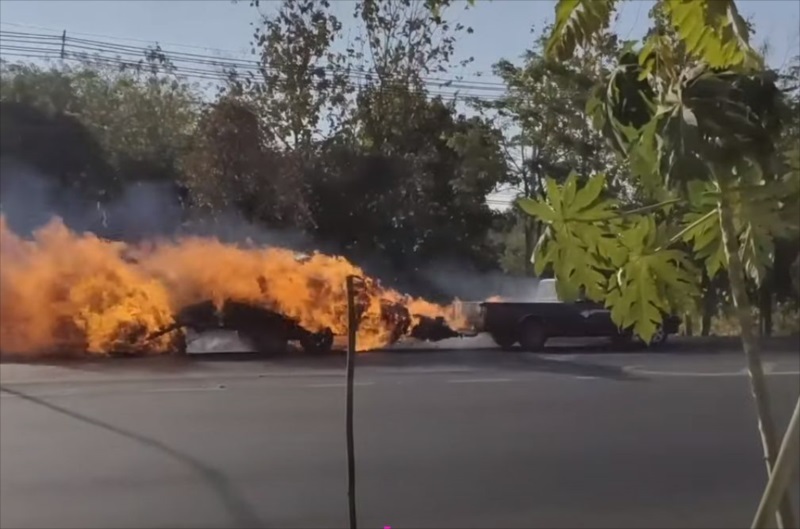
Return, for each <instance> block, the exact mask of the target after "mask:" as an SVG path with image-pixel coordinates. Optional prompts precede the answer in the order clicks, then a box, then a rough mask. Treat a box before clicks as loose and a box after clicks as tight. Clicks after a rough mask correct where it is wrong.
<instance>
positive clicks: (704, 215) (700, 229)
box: [682, 206, 727, 277]
mask: <svg viewBox="0 0 800 529" xmlns="http://www.w3.org/2000/svg"><path fill="white" fill-rule="evenodd" d="M716 212H717V210H716V206H714V207H713V208H712V209H711V210H709V211H707V212H695V211H692V212H689V213H687V214H686V215H684V217H683V222H684V224H685V225H687V227H688V228H689V229H687V230H686V231H685V232H684V235H683V237H682V238H683V240H684V241H686V242H688V243H691V244H692V247H693V249H694V252H695V258H696V259H698V260H701V261H703V264H704V265H705V267H706V271H707V272H708V277H714V276H716V275H717V273H718V272H719V271H720V270H722V269H724V268H726V263H727V259H726V257H725V246H724V245H723V242H722V230H721V227H720V223H719V215H717V214H716ZM709 214H710V215H709Z"/></svg>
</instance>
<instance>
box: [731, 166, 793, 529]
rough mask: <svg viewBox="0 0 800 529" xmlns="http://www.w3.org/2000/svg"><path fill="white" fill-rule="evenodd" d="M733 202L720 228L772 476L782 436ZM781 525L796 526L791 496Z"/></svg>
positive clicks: (786, 498) (784, 527) (782, 508)
mask: <svg viewBox="0 0 800 529" xmlns="http://www.w3.org/2000/svg"><path fill="white" fill-rule="evenodd" d="M720 189H721V190H722V191H723V193H724V192H725V191H726V186H724V185H723V183H722V181H720ZM729 200H730V199H729V198H728V197H727V196H726V195H725V194H723V195H722V196H721V197H720V198H719V202H718V204H717V208H718V211H719V221H720V227H721V228H722V242H723V244H724V249H725V257H726V259H727V262H728V279H729V280H730V286H731V294H732V295H733V306H734V307H735V308H736V315H737V319H738V320H739V327H740V328H741V340H742V349H744V355H745V359H746V360H747V371H748V373H749V375H750V392H751V393H752V395H753V401H754V402H755V405H756V413H757V414H758V427H759V430H760V431H761V445H762V449H763V452H764V464H765V465H766V467H767V476H771V475H772V472H773V470H774V468H775V460H776V459H777V453H778V443H779V440H778V433H777V431H776V428H775V422H774V420H773V419H772V409H771V405H770V398H769V393H768V392H767V381H766V377H765V376H764V369H763V367H762V365H761V348H760V347H759V343H758V337H757V336H756V334H755V331H754V329H755V326H754V324H753V316H752V314H751V313H750V300H749V299H748V297H747V285H746V284H745V273H744V266H743V265H742V260H741V258H740V257H739V239H738V236H737V231H736V227H735V224H734V213H733V208H732V207H731V204H730V202H729ZM777 522H778V527H779V528H780V529H790V528H792V527H795V523H794V512H792V503H791V501H790V500H789V496H788V495H784V497H783V499H782V500H781V502H780V505H779V507H778V516H777Z"/></svg>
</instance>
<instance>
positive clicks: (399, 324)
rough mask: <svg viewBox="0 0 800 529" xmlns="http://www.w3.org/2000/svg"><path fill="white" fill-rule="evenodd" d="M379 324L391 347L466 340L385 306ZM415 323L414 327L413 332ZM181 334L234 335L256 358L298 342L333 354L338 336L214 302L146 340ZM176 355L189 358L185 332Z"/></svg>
mask: <svg viewBox="0 0 800 529" xmlns="http://www.w3.org/2000/svg"><path fill="white" fill-rule="evenodd" d="M381 320H383V321H384V322H385V323H386V324H387V328H389V329H391V330H392V332H391V335H390V337H389V344H394V343H396V342H397V341H399V340H400V339H401V338H403V337H405V336H408V337H411V338H414V339H417V340H423V341H429V342H436V341H440V340H445V339H447V338H457V337H462V336H466V335H465V334H462V333H459V332H457V331H455V330H453V329H452V328H450V326H449V325H448V324H447V322H446V321H445V319H444V318H442V317H438V318H431V317H428V316H423V315H412V314H411V313H410V312H409V310H408V309H407V308H406V307H404V306H403V305H401V304H399V303H391V302H382V303H381ZM414 321H415V322H416V324H414V325H413V326H412V322H414ZM177 330H191V331H193V332H194V333H204V332H209V331H215V330H217V331H218V330H225V331H235V332H236V333H237V334H238V336H239V339H241V340H242V341H244V342H246V343H248V344H249V345H250V346H251V347H253V348H254V349H255V350H256V351H258V352H283V351H285V350H286V349H287V347H288V344H289V342H298V343H299V344H300V347H301V348H302V349H303V351H304V352H305V353H308V354H323V353H327V352H330V351H331V350H332V348H333V344H334V333H333V331H331V329H330V328H325V329H323V330H322V331H318V332H312V331H310V330H308V329H306V328H304V327H302V326H301V325H300V324H299V323H298V322H297V321H296V320H294V319H292V318H289V317H287V316H285V315H283V314H280V313H279V312H276V311H274V310H270V309H268V308H266V307H260V306H257V305H254V304H252V303H245V302H240V301H234V300H225V301H224V302H223V303H222V304H221V305H217V304H216V303H214V302H213V301H212V300H205V301H202V302H200V303H195V304H193V305H188V306H186V307H184V308H183V309H181V310H180V311H179V312H178V313H177V314H176V315H175V316H174V323H173V324H172V325H169V326H168V327H165V328H163V329H160V330H159V331H156V332H154V333H152V334H150V336H149V337H148V340H154V339H156V338H158V337H160V336H163V335H165V334H167V333H171V332H174V331H177ZM174 349H175V351H176V352H178V353H186V349H187V343H186V334H185V332H181V333H178V334H176V340H175V343H174Z"/></svg>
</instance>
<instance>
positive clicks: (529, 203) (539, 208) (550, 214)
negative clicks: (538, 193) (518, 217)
mask: <svg viewBox="0 0 800 529" xmlns="http://www.w3.org/2000/svg"><path fill="white" fill-rule="evenodd" d="M517 205H518V206H519V208H520V209H521V210H522V211H524V212H525V213H527V214H528V215H530V216H531V217H535V218H537V219H540V220H542V221H544V222H553V221H554V220H556V219H557V218H558V217H557V216H556V212H555V211H554V210H553V208H552V207H550V205H549V204H547V203H546V202H539V201H538V200H534V199H532V198H520V199H517Z"/></svg>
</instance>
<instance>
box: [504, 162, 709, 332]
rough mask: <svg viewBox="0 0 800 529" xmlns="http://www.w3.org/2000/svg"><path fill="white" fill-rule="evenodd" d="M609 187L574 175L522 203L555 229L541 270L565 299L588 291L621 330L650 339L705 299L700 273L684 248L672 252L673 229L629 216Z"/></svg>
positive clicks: (539, 253)
mask: <svg viewBox="0 0 800 529" xmlns="http://www.w3.org/2000/svg"><path fill="white" fill-rule="evenodd" d="M604 185H605V176H604V175H602V174H598V175H595V176H593V177H592V178H590V179H589V180H588V182H587V183H586V185H585V186H583V187H579V186H578V184H577V177H576V175H574V174H573V175H570V177H569V178H568V179H567V181H566V182H565V183H564V186H563V187H560V186H558V185H557V184H556V183H555V181H553V180H552V179H548V186H547V196H546V198H545V199H543V200H536V199H531V198H527V199H521V200H519V201H518V204H519V207H520V208H521V209H522V210H523V211H525V212H526V213H528V214H529V215H532V216H534V217H536V218H537V219H539V220H540V221H542V222H544V223H545V224H546V225H547V231H546V232H545V234H544V235H543V237H542V238H541V240H540V242H539V244H538V245H537V248H536V251H535V253H534V256H533V259H534V262H535V265H536V271H537V273H538V274H541V273H542V272H544V271H545V268H546V267H547V266H550V267H551V268H552V270H553V273H554V276H555V278H556V287H557V289H558V292H559V295H560V296H561V298H562V299H565V300H570V299H574V298H575V297H576V296H577V295H578V292H579V291H580V290H584V291H585V292H586V295H587V296H588V297H589V298H590V299H593V300H595V301H599V302H603V303H605V305H606V306H607V307H608V308H609V309H610V310H611V317H612V319H613V321H614V322H615V323H616V324H617V325H619V327H620V328H622V329H628V328H632V331H633V332H634V333H635V334H637V335H638V336H640V337H642V338H643V339H644V340H650V339H651V338H652V336H653V334H654V333H655V332H656V329H657V327H658V325H659V324H660V323H661V322H662V321H663V318H664V315H665V314H667V313H669V312H671V311H673V310H675V309H678V308H680V309H685V308H686V307H687V302H688V301H691V300H692V299H693V298H694V297H696V296H697V295H698V294H699V289H698V286H697V284H696V283H697V281H696V277H697V274H696V271H695V270H694V267H693V266H692V264H691V262H690V260H689V258H688V256H687V255H686V254H685V253H684V252H683V251H681V250H680V249H669V248H667V247H666V246H667V244H668V242H669V237H668V235H669V232H668V230H667V229H665V228H664V227H659V226H657V224H656V221H655V220H654V217H653V216H652V215H641V214H637V213H633V214H629V215H626V214H625V212H624V211H621V210H620V208H619V203H618V201H616V200H614V199H611V198H608V197H606V196H604V194H603V190H604Z"/></svg>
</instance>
